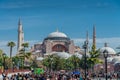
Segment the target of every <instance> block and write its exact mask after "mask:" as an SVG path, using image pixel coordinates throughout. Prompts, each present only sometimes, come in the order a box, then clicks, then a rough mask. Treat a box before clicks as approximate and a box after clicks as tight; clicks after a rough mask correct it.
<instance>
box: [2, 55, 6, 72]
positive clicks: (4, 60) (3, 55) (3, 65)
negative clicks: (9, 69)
mask: <svg viewBox="0 0 120 80" xmlns="http://www.w3.org/2000/svg"><path fill="white" fill-rule="evenodd" d="M5 56H6V54H5V53H3V68H4V70H3V72H5V67H6V66H5Z"/></svg>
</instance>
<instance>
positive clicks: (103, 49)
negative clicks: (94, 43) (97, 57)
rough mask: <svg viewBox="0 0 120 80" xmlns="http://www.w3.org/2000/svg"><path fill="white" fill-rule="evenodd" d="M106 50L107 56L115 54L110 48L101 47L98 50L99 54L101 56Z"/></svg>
mask: <svg viewBox="0 0 120 80" xmlns="http://www.w3.org/2000/svg"><path fill="white" fill-rule="evenodd" d="M105 50H107V51H108V54H116V52H115V50H114V49H112V48H110V47H102V48H101V49H100V53H101V54H103V52H104V51H105Z"/></svg>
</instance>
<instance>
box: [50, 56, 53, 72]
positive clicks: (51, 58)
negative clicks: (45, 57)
mask: <svg viewBox="0 0 120 80" xmlns="http://www.w3.org/2000/svg"><path fill="white" fill-rule="evenodd" d="M52 64H53V58H51V71H50V72H51V73H52Z"/></svg>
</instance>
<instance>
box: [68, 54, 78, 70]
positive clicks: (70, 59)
mask: <svg viewBox="0 0 120 80" xmlns="http://www.w3.org/2000/svg"><path fill="white" fill-rule="evenodd" d="M69 61H70V62H71V63H72V65H73V66H74V70H75V69H77V68H78V67H79V63H80V59H79V58H78V57H77V56H76V55H73V56H71V57H70V58H69Z"/></svg>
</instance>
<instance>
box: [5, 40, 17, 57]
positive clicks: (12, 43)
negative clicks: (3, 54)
mask: <svg viewBox="0 0 120 80" xmlns="http://www.w3.org/2000/svg"><path fill="white" fill-rule="evenodd" d="M7 46H8V47H10V58H11V57H12V49H13V47H14V46H15V43H14V42H12V41H11V42H8V44H7Z"/></svg>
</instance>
